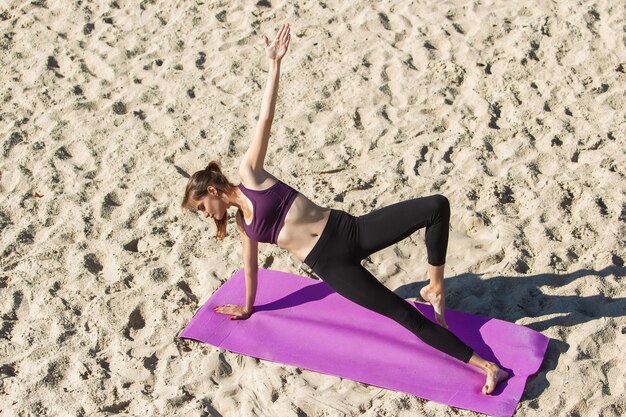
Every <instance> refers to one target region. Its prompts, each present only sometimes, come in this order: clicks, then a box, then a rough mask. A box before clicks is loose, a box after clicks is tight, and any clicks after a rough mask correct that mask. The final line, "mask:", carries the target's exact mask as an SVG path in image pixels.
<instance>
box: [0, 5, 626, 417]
mask: <svg viewBox="0 0 626 417" xmlns="http://www.w3.org/2000/svg"><path fill="white" fill-rule="evenodd" d="M407 3H408V2H402V1H394V2H385V3H380V4H373V3H371V2H368V1H363V0H358V1H355V2H339V1H324V2H312V1H306V2H288V3H282V2H276V1H274V2H268V1H265V0H262V1H259V2H258V3H255V2H245V3H244V2H227V1H221V2H210V1H201V0H198V1H187V2H171V1H162V0H150V1H148V0H144V1H141V2H137V1H123V0H114V1H106V2H87V1H80V0H79V1H67V2H62V1H51V0H49V1H46V0H37V1H32V2H18V1H12V0H9V1H8V2H6V1H5V2H2V3H1V4H0V29H1V31H0V33H2V36H1V37H0V64H1V65H0V74H1V83H0V102H1V103H2V104H1V108H0V134H1V136H0V139H1V142H2V143H1V146H2V148H1V149H0V152H1V154H0V175H1V177H0V195H1V200H0V231H1V237H0V267H1V272H0V318H1V320H2V325H1V328H0V352H1V355H0V402H1V403H2V407H0V408H1V410H0V414H1V415H3V416H18V415H19V416H31V415H32V416H66V415H72V416H94V415H96V416H100V415H108V414H113V413H125V414H128V415H141V416H146V415H151V416H152V415H154V416H157V415H159V416H178V415H181V416H182V415H185V416H200V415H203V416H228V417H230V416H298V417H301V416H310V417H313V416H415V415H433V416H434V415H436V416H478V415H479V414H476V413H473V412H470V411H466V410H459V409H454V408H451V407H448V406H446V405H442V404H437V403H434V402H429V401H424V400H421V399H419V398H416V397H413V396H410V395H407V394H403V393H399V392H393V391H388V390H384V389H380V388H377V387H373V386H368V385H365V384H361V383H358V382H354V381H351V380H346V379H341V378H337V377H334V376H329V375H323V374H318V373H315V372H311V371H308V370H304V369H298V368H295V367H291V366H283V365H281V364H277V363H272V362H267V361H261V360H257V359H255V358H250V357H244V356H240V355H237V354H234V353H230V352H228V351H222V350H220V349H217V348H214V347H212V346H208V345H201V344H197V343H191V342H183V341H181V340H177V339H176V338H175V337H176V335H177V333H178V331H179V330H180V329H181V328H182V327H184V325H185V324H186V323H187V322H188V320H189V319H190V318H191V317H192V315H193V314H194V311H195V310H196V308H197V307H199V306H200V305H201V304H202V303H203V302H204V301H205V300H206V299H207V298H208V297H209V296H210V295H211V294H212V292H213V291H214V290H216V289H217V288H218V287H219V286H220V285H221V284H222V283H223V282H224V281H225V280H226V279H228V278H229V277H230V276H231V275H232V274H233V273H234V272H235V271H237V270H238V269H239V268H240V267H241V266H242V263H243V260H242V255H241V245H240V242H239V238H238V236H237V233H236V226H235V223H234V219H231V221H230V223H229V226H228V233H229V236H228V237H227V238H226V239H225V240H224V241H223V242H221V241H217V240H216V239H215V238H214V234H215V226H214V224H213V223H212V222H211V221H206V220H204V219H202V218H201V217H200V216H198V215H197V214H196V213H189V212H183V211H182V210H181V209H180V207H179V205H180V200H181V198H182V193H183V190H184V187H185V184H186V182H187V179H186V177H185V175H184V174H186V173H187V174H190V173H193V172H194V171H196V170H198V169H202V168H204V166H206V164H207V163H208V161H210V160H211V159H217V160H219V161H220V162H221V163H222V166H223V168H224V171H225V172H226V174H227V175H228V176H229V178H230V179H231V181H232V182H234V183H238V182H239V178H238V175H237V166H238V162H239V160H240V158H241V157H242V155H243V153H244V152H245V151H246V149H247V146H248V144H249V143H250V140H251V137H252V133H253V129H254V127H255V118H256V117H258V113H259V109H260V104H261V98H262V91H263V88H264V86H265V81H266V79H267V71H268V66H269V64H268V62H267V59H266V58H265V54H264V50H263V44H262V38H261V36H262V35H263V34H265V35H267V36H268V37H269V38H270V39H273V36H274V34H275V33H276V31H277V29H278V28H279V26H280V24H281V23H283V22H289V23H290V25H291V28H292V39H291V45H290V48H289V52H288V53H287V56H286V57H285V58H284V60H283V63H282V66H281V78H280V89H279V93H278V100H277V105H276V114H275V119H274V124H273V128H272V137H271V142H270V145H269V150H268V154H267V159H266V168H267V170H268V171H269V172H271V173H272V174H273V175H275V176H277V177H278V178H280V179H282V180H283V181H285V182H286V183H288V184H290V185H292V186H293V187H295V188H296V189H298V190H299V191H301V192H302V193H303V194H304V195H306V196H307V197H309V198H310V199H312V200H313V201H315V202H316V203H317V204H319V205H322V206H324V207H329V208H336V209H342V210H345V211H347V212H349V213H352V214H353V215H361V214H365V213H367V212H369V211H371V210H373V209H375V208H378V207H382V206H385V205H388V204H392V203H394V202H398V201H402V200H405V199H409V198H414V197H418V196H422V195H430V194H435V193H440V194H443V195H445V196H447V197H448V199H449V200H450V202H451V205H452V219H451V235H450V243H449V248H448V258H447V269H446V277H447V283H446V285H447V287H446V302H447V306H448V307H449V308H453V309H458V310H463V311H466V312H470V313H476V314H483V315H487V316H490V317H496V318H499V319H504V320H508V321H511V322H515V323H518V324H522V325H526V326H528V327H530V328H532V329H535V330H537V331H540V332H542V333H543V334H544V335H546V336H548V337H550V338H551V339H552V340H551V342H550V345H549V348H548V351H547V354H546V358H545V361H544V364H543V366H542V367H541V369H540V371H539V373H538V374H537V375H536V376H535V377H533V378H531V379H530V380H529V381H528V385H527V388H526V391H525V394H524V397H523V398H522V401H521V402H520V405H519V407H518V411H517V415H523V416H546V415H564V416H565V415H567V416H591V415H602V416H620V415H624V414H626V395H625V392H624V390H625V388H624V387H625V385H626V384H625V375H624V373H625V370H626V366H625V365H626V361H625V360H624V354H623V352H624V351H625V350H626V335H625V333H626V319H625V317H624V316H625V314H626V289H625V287H624V284H623V279H624V275H625V273H626V269H625V268H624V258H625V257H626V249H625V247H626V245H625V240H624V236H625V234H626V233H625V232H626V227H625V222H626V202H625V196H626V181H625V180H624V172H626V169H625V162H626V155H625V151H624V149H626V140H625V138H626V112H625V111H624V109H625V108H626V96H625V85H626V83H625V82H626V46H625V45H626V34H625V31H624V30H625V29H624V28H626V10H625V9H626V7H625V6H624V3H623V2H617V1H613V2H610V1H597V2H590V1H579V2H573V1H564V2H545V1H536V0H535V1H529V2H521V3H520V2H510V1H506V2H505V1H499V2H493V1H476V2H460V1H444V2H441V1H421V2H411V3H410V4H407ZM229 215H230V216H233V215H234V210H233V211H231V212H230V213H229ZM423 236H424V235H423V231H419V232H416V233H415V234H414V235H412V236H411V237H410V238H408V239H406V240H404V241H402V242H400V243H398V244H396V245H394V246H392V247H389V248H386V249H384V250H382V251H380V252H378V253H376V254H374V255H372V256H371V257H370V259H368V260H367V261H366V262H365V263H364V265H365V266H366V267H368V269H370V270H371V271H372V272H373V273H374V274H376V276H377V277H379V278H380V280H381V281H382V282H383V283H384V284H385V285H387V286H388V287H389V288H390V289H392V290H394V291H396V292H397V293H398V294H401V295H402V296H404V297H406V298H410V299H417V300H419V288H420V287H421V285H423V284H424V282H425V279H426V251H425V246H424V242H423ZM259 247H260V253H259V265H260V266H261V267H263V268H271V269H277V270H282V271H287V272H291V273H296V274H300V275H306V271H305V269H303V265H302V264H301V263H300V262H299V261H298V260H297V259H296V258H294V257H292V256H291V255H290V254H289V253H288V252H286V251H284V250H282V249H281V248H279V247H277V246H271V245H269V244H260V245H259ZM620 352H622V353H620ZM620 358H621V359H620ZM416 360H419V358H416Z"/></svg>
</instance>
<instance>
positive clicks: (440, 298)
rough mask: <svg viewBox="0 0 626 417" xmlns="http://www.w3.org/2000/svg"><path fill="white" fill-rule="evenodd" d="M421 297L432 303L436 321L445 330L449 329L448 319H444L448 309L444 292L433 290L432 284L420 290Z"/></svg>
mask: <svg viewBox="0 0 626 417" xmlns="http://www.w3.org/2000/svg"><path fill="white" fill-rule="evenodd" d="M420 295H421V296H422V298H423V299H424V301H426V302H428V303H430V304H431V305H432V306H433V309H434V310H435V320H437V323H439V324H440V325H441V327H443V328H444V329H447V328H448V324H447V323H446V319H445V317H444V314H445V309H446V298H445V295H444V293H443V291H442V290H436V289H433V288H432V287H431V286H430V284H429V285H427V286H425V287H424V288H422V289H421V290H420Z"/></svg>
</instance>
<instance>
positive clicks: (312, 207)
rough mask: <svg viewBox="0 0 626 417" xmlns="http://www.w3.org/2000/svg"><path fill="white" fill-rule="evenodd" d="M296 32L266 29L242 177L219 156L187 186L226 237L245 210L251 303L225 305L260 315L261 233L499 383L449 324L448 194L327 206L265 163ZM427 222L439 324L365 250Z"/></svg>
mask: <svg viewBox="0 0 626 417" xmlns="http://www.w3.org/2000/svg"><path fill="white" fill-rule="evenodd" d="M290 38H291V35H290V28H289V25H288V24H283V25H282V26H281V28H280V30H279V31H278V34H277V35H276V38H275V39H274V41H273V42H272V43H271V44H270V43H269V40H268V39H267V37H265V36H263V41H264V43H265V52H266V54H267V56H268V58H269V59H270V71H269V77H268V82H267V86H266V89H265V92H264V96H263V102H262V105H261V113H260V116H259V121H258V124H257V128H256V131H255V135H254V138H253V139H252V143H251V145H250V148H249V149H248V151H247V152H246V153H245V155H244V157H243V159H242V161H241V164H240V166H239V175H240V177H241V183H240V184H239V185H238V186H235V184H232V183H230V182H229V181H228V179H226V177H225V176H224V174H223V173H222V172H221V169H220V166H219V164H218V163H217V162H215V161H211V163H209V165H208V166H207V167H206V169H205V170H203V171H198V172H196V173H194V174H193V176H192V177H191V179H190V180H189V183H188V184H187V188H186V190H185V196H184V199H183V203H182V206H183V207H185V208H190V209H195V210H198V211H200V212H203V213H204V216H205V218H208V217H210V218H212V219H213V220H214V221H215V223H216V225H217V238H219V239H223V238H224V237H225V236H226V224H227V219H228V216H227V214H226V211H227V209H228V208H230V207H237V208H238V211H237V214H236V216H235V218H236V223H237V228H238V230H239V235H240V237H241V242H242V246H243V258H244V272H245V281H246V305H245V306H239V305H232V304H227V305H224V306H219V307H216V308H215V311H217V312H219V313H223V314H229V315H231V319H246V318H248V317H250V315H251V314H252V311H253V304H254V299H255V296H256V286H257V272H258V261H257V256H258V242H266V243H274V244H277V245H278V246H279V247H281V248H283V249H286V250H288V251H289V252H290V253H292V254H293V255H294V256H295V257H296V258H297V259H298V260H300V261H301V262H304V263H305V264H307V265H308V266H309V267H310V268H311V269H312V270H313V271H314V272H315V273H316V274H317V275H318V276H319V277H320V278H321V279H322V280H324V281H325V282H326V283H328V285H330V286H331V287H332V288H333V289H334V290H335V291H336V292H337V293H339V294H340V295H342V296H344V297H346V298H348V299H349V300H351V301H353V302H355V303H358V304H359V305H362V306H364V307H366V308H368V309H370V310H373V311H376V312H378V313H380V314H383V315H385V316H387V317H389V318H391V319H393V320H395V321H396V322H398V323H399V324H401V325H403V326H404V327H405V328H407V329H408V330H410V331H411V332H412V333H414V334H415V335H416V336H418V337H419V338H420V339H421V340H423V341H424V342H426V343H428V344H429V345H431V346H433V347H434V348H436V349H439V350H441V351H443V352H445V353H447V354H449V355H451V356H453V357H455V358H456V359H459V360H461V361H463V362H465V363H470V364H472V365H474V366H476V367H478V368H480V369H481V370H482V371H483V372H484V373H486V374H487V380H486V383H485V385H484V386H483V388H482V391H483V393H485V394H490V393H492V392H493V390H494V388H495V386H496V385H497V384H498V383H499V382H501V381H503V380H504V379H506V378H507V377H508V374H507V373H506V371H504V370H502V369H500V368H499V367H498V366H497V365H496V364H494V363H492V362H488V361H486V360H484V359H483V358H481V357H480V356H478V355H477V354H476V353H474V352H473V351H472V349H471V348H469V347H468V346H466V345H465V344H464V343H463V342H461V340H460V339H458V338H457V337H456V336H455V335H454V334H452V333H451V332H450V331H448V330H447V325H446V322H445V318H444V309H445V299H444V283H443V272H444V266H445V265H444V264H445V257H446V250H447V245H448V224H449V217H450V206H449V204H448V200H447V199H446V198H445V197H443V196H441V195H433V196H428V197H420V198H415V199H412V200H408V201H403V202H400V203H396V204H392V205H390V206H387V207H383V208H381V209H378V210H375V211H373V212H371V213H369V214H366V215H363V216H359V217H355V216H352V215H350V214H348V213H346V212H344V211H342V210H334V209H327V208H324V207H320V206H318V205H317V204H315V203H314V202H312V201H311V200H309V199H308V198H307V197H305V196H304V195H302V194H301V193H299V192H298V191H296V190H294V189H293V188H292V187H290V186H289V185H287V184H285V183H284V182H282V181H280V180H279V179H278V178H276V177H274V176H273V175H271V174H270V173H269V172H267V171H266V170H265V169H264V166H263V163H264V160H265V154H266V152H267V146H268V141H269V136H270V127H271V124H272V120H273V117H274V108H275V104H276V94H277V91H278V79H279V74H280V63H281V60H282V58H283V56H284V55H285V53H286V52H287V48H288V46H289V41H290ZM423 227H425V228H426V248H427V254H428V263H429V266H428V274H429V277H430V284H429V285H428V286H426V287H425V288H423V289H422V290H421V292H420V293H421V296H422V297H423V298H424V300H426V301H427V302H430V303H431V304H432V305H433V307H434V310H435V313H436V319H437V322H438V323H439V324H440V325H439V326H438V325H436V324H434V323H432V322H431V321H429V320H428V319H426V318H425V317H424V316H422V315H421V314H420V313H419V311H418V310H417V309H415V308H414V307H413V306H412V305H410V304H409V303H408V302H407V301H406V300H404V299H403V298H401V297H400V296H398V295H397V294H395V293H394V292H393V291H391V290H389V289H388V288H386V287H385V286H384V285H383V284H381V283H380V282H379V281H378V280H377V279H376V277H374V276H373V275H372V274H371V273H370V272H369V271H368V270H367V269H365V268H364V267H363V266H362V265H361V260H362V259H364V258H366V257H367V256H369V255H370V254H372V253H374V252H377V251H379V250H381V249H383V248H385V247H388V246H390V245H392V244H394V243H396V242H398V241H400V240H402V239H404V238H406V237H407V236H409V235H410V234H412V233H413V232H415V231H416V230H417V229H420V228H423Z"/></svg>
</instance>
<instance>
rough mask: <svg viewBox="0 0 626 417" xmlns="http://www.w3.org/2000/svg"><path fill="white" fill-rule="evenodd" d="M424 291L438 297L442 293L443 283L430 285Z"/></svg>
mask: <svg viewBox="0 0 626 417" xmlns="http://www.w3.org/2000/svg"><path fill="white" fill-rule="evenodd" d="M426 291H428V292H429V293H431V294H434V295H438V294H442V293H443V291H444V287H443V283H432V282H431V283H430V284H428V285H427V286H426Z"/></svg>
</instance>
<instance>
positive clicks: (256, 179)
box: [239, 167, 280, 191]
mask: <svg viewBox="0 0 626 417" xmlns="http://www.w3.org/2000/svg"><path fill="white" fill-rule="evenodd" d="M239 177H240V182H241V184H243V186H244V187H245V188H247V189H249V190H257V191H258V190H261V191H262V190H266V189H268V188H269V187H271V186H273V185H275V184H276V183H277V182H279V181H280V180H279V179H278V178H276V177H275V176H274V175H272V174H270V173H269V172H267V171H266V170H265V169H263V170H262V171H254V170H252V169H251V168H246V167H240V168H239Z"/></svg>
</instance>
